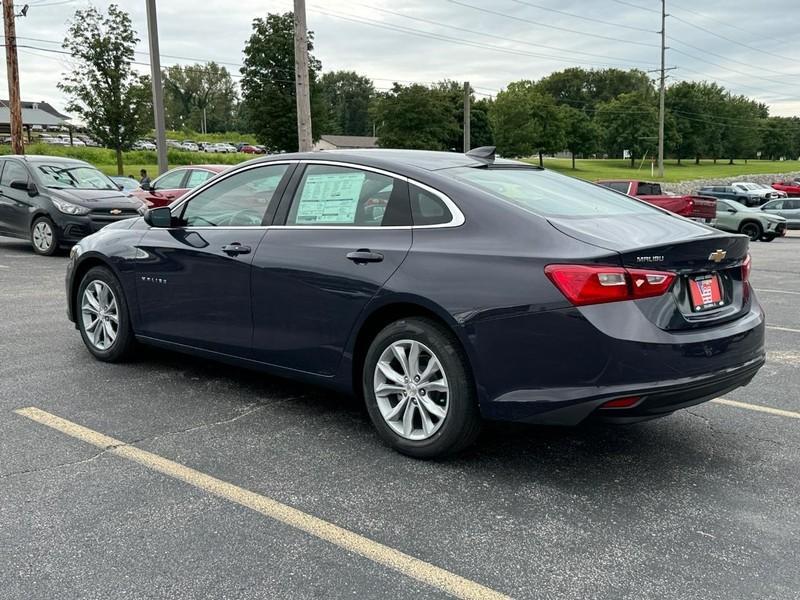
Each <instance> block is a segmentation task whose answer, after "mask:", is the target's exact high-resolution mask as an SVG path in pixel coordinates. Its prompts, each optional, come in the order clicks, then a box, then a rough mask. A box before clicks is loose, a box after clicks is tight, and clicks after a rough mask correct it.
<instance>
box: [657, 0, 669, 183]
mask: <svg viewBox="0 0 800 600" xmlns="http://www.w3.org/2000/svg"><path fill="white" fill-rule="evenodd" d="M666 20H667V6H666V0H661V89H660V90H659V92H658V176H659V177H664V80H665V77H666V76H665V73H664V71H665V68H664V67H665V65H664V58H665V54H666V49H667V48H666V41H667V35H666V30H665V27H664V25H665V23H666Z"/></svg>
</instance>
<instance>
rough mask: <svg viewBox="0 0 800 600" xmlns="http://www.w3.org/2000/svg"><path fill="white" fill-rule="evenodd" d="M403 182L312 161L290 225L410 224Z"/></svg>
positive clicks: (371, 173)
mask: <svg viewBox="0 0 800 600" xmlns="http://www.w3.org/2000/svg"><path fill="white" fill-rule="evenodd" d="M406 190H407V188H406V186H405V184H404V183H403V182H400V181H399V180H397V179H395V178H393V177H390V176H388V175H383V174H381V173H375V172H373V171H366V170H362V169H357V168H353V167H341V166H334V165H321V164H311V165H308V166H307V167H306V169H305V172H304V173H303V176H302V178H301V180H300V183H299V185H298V186H297V191H296V192H295V194H294V199H293V201H292V205H291V207H290V209H289V215H288V218H287V220H286V224H287V225H293V226H304V227H305V226H311V227H318V226H342V227H386V226H390V225H410V224H411V223H410V219H409V216H408V212H409V211H408V194H407V191H406Z"/></svg>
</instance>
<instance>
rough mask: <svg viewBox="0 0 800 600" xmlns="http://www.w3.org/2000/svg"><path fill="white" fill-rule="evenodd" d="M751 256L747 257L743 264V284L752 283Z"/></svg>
mask: <svg viewBox="0 0 800 600" xmlns="http://www.w3.org/2000/svg"><path fill="white" fill-rule="evenodd" d="M750 262H751V261H750V255H749V254H748V255H747V258H745V259H744V262H743V263H742V283H748V282H749V281H750V267H751V264H750Z"/></svg>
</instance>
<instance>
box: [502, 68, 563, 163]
mask: <svg viewBox="0 0 800 600" xmlns="http://www.w3.org/2000/svg"><path fill="white" fill-rule="evenodd" d="M491 123H492V130H493V131H494V137H495V140H496V143H497V148H498V150H499V152H500V153H501V154H503V155H506V156H530V155H531V154H534V153H538V155H539V164H542V155H543V154H545V153H550V152H558V151H560V150H563V149H564V145H565V143H566V138H565V134H564V124H563V122H562V114H561V112H560V110H559V107H558V106H556V103H555V100H553V98H552V97H551V96H550V95H548V94H543V93H541V92H540V91H538V88H537V86H536V84H535V83H534V82H533V81H530V80H523V81H514V82H511V83H510V84H509V85H508V88H507V89H505V90H503V91H501V92H499V93H498V94H497V98H496V99H495V102H494V104H493V106H492V113H491Z"/></svg>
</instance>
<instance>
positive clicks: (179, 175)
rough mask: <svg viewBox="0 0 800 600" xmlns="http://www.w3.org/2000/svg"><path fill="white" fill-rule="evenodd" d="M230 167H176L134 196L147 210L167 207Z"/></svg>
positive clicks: (135, 192) (136, 192)
mask: <svg viewBox="0 0 800 600" xmlns="http://www.w3.org/2000/svg"><path fill="white" fill-rule="evenodd" d="M229 166H230V165H192V166H187V167H178V168H176V169H172V170H171V171H167V172H166V173H164V174H163V175H161V176H160V177H157V178H156V179H154V180H153V182H152V183H151V184H150V188H149V189H146V190H145V189H141V188H139V189H138V190H134V191H133V192H131V194H133V195H134V196H136V197H137V198H139V199H141V200H142V202H144V203H145V204H146V205H147V208H157V207H159V206H167V205H169V204H170V203H171V202H172V201H173V200H175V199H176V198H180V197H181V196H183V195H184V194H185V193H186V192H188V191H189V190H191V189H192V188H195V187H197V186H198V185H200V184H201V183H204V182H205V181H206V180H207V179H211V178H212V177H213V176H214V175H216V174H217V173H221V172H222V171H224V170H225V169H227V168H228V167H229Z"/></svg>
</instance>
